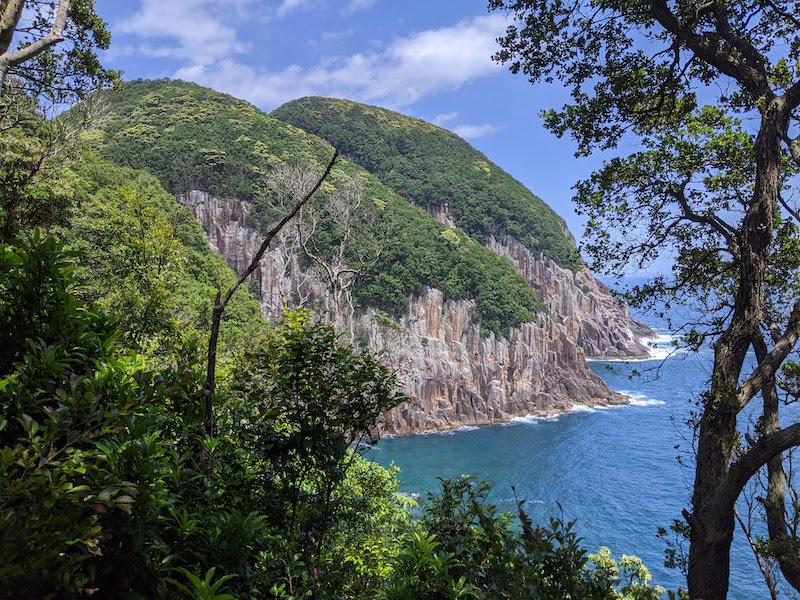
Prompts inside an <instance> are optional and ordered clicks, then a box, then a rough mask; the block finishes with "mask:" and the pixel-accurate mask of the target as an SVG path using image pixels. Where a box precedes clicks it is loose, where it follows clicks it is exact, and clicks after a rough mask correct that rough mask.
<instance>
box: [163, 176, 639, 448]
mask: <svg viewBox="0 0 800 600" xmlns="http://www.w3.org/2000/svg"><path fill="white" fill-rule="evenodd" d="M179 200H180V201H181V202H182V203H183V204H184V205H185V206H187V208H189V210H190V211H191V212H192V214H194V216H195V217H196V218H197V219H198V220H200V222H201V223H202V224H203V227H204V229H205V231H206V234H207V236H208V240H209V244H210V245H211V247H212V248H213V249H214V250H216V251H217V252H219V253H221V254H222V255H223V256H224V257H225V259H226V260H227V262H228V264H229V265H230V266H231V267H232V268H234V269H235V270H236V271H237V272H239V273H241V272H242V271H243V270H244V269H245V268H246V267H247V266H248V265H249V264H250V261H251V260H252V257H253V256H254V255H255V253H256V251H257V250H258V248H259V246H260V244H261V237H260V235H259V234H258V233H257V232H256V231H254V230H253V229H250V228H248V227H246V226H245V225H244V224H245V223H246V222H247V217H248V215H249V210H250V208H249V206H248V204H247V203H246V202H240V201H236V200H233V201H222V200H219V199H217V198H214V197H213V196H210V195H209V194H207V193H205V192H191V193H190V194H188V196H186V197H182V198H180V199H179ZM490 248H491V249H492V250H494V251H495V252H497V253H498V254H501V255H503V256H507V257H508V258H510V259H511V260H512V261H513V262H514V263H515V264H516V265H517V267H518V268H519V269H520V270H521V271H522V273H523V274H524V275H525V276H526V277H527V279H528V281H529V282H530V283H531V285H532V286H533V287H534V288H535V290H536V292H537V295H538V296H539V297H540V298H541V299H542V300H543V302H544V303H545V304H546V305H547V307H548V311H547V312H543V313H541V314H539V315H538V316H537V319H536V320H535V321H534V322H531V323H525V324H523V325H522V326H521V327H519V328H514V329H512V330H511V332H510V334H509V336H508V339H506V338H504V337H498V336H496V335H494V334H489V335H488V336H485V335H483V334H482V332H481V329H480V326H479V325H478V324H476V322H475V321H474V320H473V308H472V305H471V303H470V302H468V301H454V300H445V299H444V298H443V295H442V292H441V291H439V290H435V289H428V290H426V291H425V293H424V294H423V295H422V296H421V297H411V298H409V303H408V311H407V312H406V314H405V315H404V316H403V317H402V318H401V319H400V320H399V321H393V320H390V319H387V318H386V316H385V315H382V314H379V313H376V312H375V311H372V310H369V311H367V312H366V313H365V314H362V315H360V316H358V317H357V319H356V322H355V323H354V324H352V330H354V331H356V337H358V338H359V339H363V341H366V342H367V343H368V344H369V346H370V347H371V348H372V350H373V351H375V352H378V353H381V354H382V355H383V356H385V358H386V360H387V361H388V362H389V364H390V365H391V366H392V367H394V368H395V369H396V370H397V372H398V374H399V376H400V380H401V382H402V383H403V385H404V387H405V392H406V394H407V395H408V396H409V397H410V399H411V400H410V402H408V403H406V404H404V405H402V406H400V407H399V408H397V409H394V410H393V411H391V412H390V413H388V414H387V415H386V417H385V420H384V428H385V430H386V431H388V432H392V433H411V432H415V431H423V430H439V429H447V428H452V427H458V426H462V425H478V424H487V423H493V422H502V421H507V420H509V419H511V418H512V417H513V416H515V415H527V414H532V413H534V414H547V413H553V412H560V411H565V410H569V409H570V407H572V406H574V405H575V404H588V405H593V404H609V403H612V404H618V403H624V402H625V398H624V397H623V396H620V395H619V394H616V393H614V392H612V391H611V390H609V389H608V388H607V387H606V385H605V384H604V383H603V381H602V380H601V379H600V378H599V377H597V376H596V375H594V374H593V373H592V372H591V370H590V369H589V367H588V366H587V364H586V356H589V357H592V358H636V357H643V356H646V354H647V348H646V347H645V346H643V345H642V344H641V343H640V342H639V341H638V340H637V337H638V336H646V335H648V334H651V333H652V332H650V331H649V329H647V327H646V326H644V325H642V324H640V323H637V322H636V321H634V320H633V319H631V318H630V316H629V315H628V312H627V308H626V307H625V306H624V305H622V304H620V303H619V302H617V301H616V300H615V299H614V298H613V297H612V296H611V294H610V292H609V290H608V289H607V288H606V287H605V286H603V285H602V284H601V283H599V282H597V281H596V280H595V279H594V277H593V276H592V274H591V273H590V272H589V271H588V269H584V270H582V271H581V272H579V273H577V274H573V273H572V272H571V271H567V270H564V269H561V268H560V267H558V266H557V265H556V264H555V263H553V262H552V261H550V260H549V259H546V258H543V257H541V256H534V255H532V254H531V252H530V251H529V250H528V249H527V248H525V246H523V245H522V244H520V243H519V242H517V241H516V240H514V239H512V238H508V239H506V240H504V241H503V242H502V243H499V242H497V241H492V242H491V243H490ZM254 278H255V288H256V290H257V291H258V293H259V294H260V297H261V305H262V311H263V312H264V315H265V317H266V318H268V319H269V318H270V317H271V316H272V315H274V314H276V313H277V311H278V310H279V309H280V307H281V306H282V304H284V303H286V304H289V305H298V304H302V305H306V306H314V305H319V304H322V303H324V299H325V296H326V292H325V289H324V285H323V284H322V283H321V281H319V280H318V279H317V278H316V277H314V275H313V274H312V273H308V272H304V271H303V270H302V269H300V268H299V267H298V262H297V260H296V256H295V255H294V254H293V250H292V248H291V247H290V245H289V244H288V243H283V242H282V241H281V240H279V241H278V244H277V246H276V247H275V248H274V249H272V250H271V251H270V252H268V253H267V254H266V255H265V256H264V258H263V259H262V261H261V266H260V268H259V269H258V270H257V271H256V272H255V274H254Z"/></svg>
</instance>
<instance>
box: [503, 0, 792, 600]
mask: <svg viewBox="0 0 800 600" xmlns="http://www.w3.org/2000/svg"><path fill="white" fill-rule="evenodd" d="M490 8H492V9H496V10H504V11H508V12H510V13H512V15H513V22H512V25H511V26H510V27H509V28H508V30H507V32H506V35H505V36H504V37H502V38H501V39H500V43H501V50H500V51H499V52H498V53H497V55H496V58H497V59H498V60H499V61H501V62H505V63H507V64H509V66H510V68H511V70H512V71H513V72H515V73H522V74H524V75H525V76H527V77H528V78H529V79H530V80H531V82H534V83H535V82H539V81H559V82H561V83H563V84H564V85H566V87H567V88H568V89H569V90H570V92H571V100H570V101H569V102H568V103H567V104H565V105H564V106H563V107H561V108H556V109H553V110H550V111H547V112H545V114H544V120H545V126H546V127H547V128H548V129H550V130H551V131H553V132H554V133H555V134H557V135H564V134H567V133H569V134H570V135H571V136H572V137H573V138H574V140H575V141H576V143H577V148H578V154H579V155H584V154H588V153H590V152H592V151H595V150H611V149H616V151H617V152H618V153H619V154H620V156H617V157H615V158H612V159H610V160H608V161H607V162H606V163H605V165H604V166H603V168H602V169H601V170H600V171H599V172H597V173H595V174H594V175H593V176H592V177H591V178H590V179H589V180H587V181H584V182H581V183H580V184H579V185H578V187H577V191H578V193H577V196H576V202H577V203H578V205H579V207H580V208H581V209H582V210H583V211H584V212H585V214H587V215H588V217H589V219H588V226H587V234H588V239H589V244H588V246H587V249H588V251H589V253H590V254H591V256H592V258H593V260H594V264H595V265H596V266H597V267H599V268H601V269H603V268H605V270H606V271H607V272H610V273H612V274H620V273H622V272H624V269H625V268H626V267H628V266H630V265H633V266H634V267H642V266H647V265H649V264H651V262H652V260H653V259H654V258H656V257H657V256H659V255H662V254H672V256H673V257H674V266H673V268H672V275H671V277H659V278H656V279H655V281H654V282H653V283H652V284H648V285H645V286H640V287H639V288H638V289H634V290H633V293H632V295H631V297H632V299H633V300H634V302H636V303H638V304H640V305H644V306H653V305H654V304H656V303H666V306H667V307H668V308H669V307H670V306H671V305H675V304H688V305H689V306H691V307H692V308H693V309H697V313H696V314H699V315H700V316H699V317H698V318H697V319H695V320H694V322H692V323H689V324H688V326H687V330H686V331H687V335H686V339H687V341H688V342H689V344H690V345H692V346H693V347H694V348H698V347H699V346H700V345H701V344H703V343H704V342H706V341H712V342H713V349H714V368H713V372H712V375H711V380H710V385H709V389H708V390H707V392H706V393H704V394H703V397H702V399H701V410H700V413H699V415H698V418H697V420H696V422H694V423H693V424H694V425H695V427H696V432H697V445H696V458H697V460H696V476H695V484H694V493H693V497H692V510H691V511H685V513H684V514H685V517H686V519H687V522H688V526H689V530H690V542H691V547H690V552H689V558H688V584H689V593H690V595H691V596H692V597H694V598H703V599H705V600H709V599H712V598H714V599H717V598H724V597H725V595H726V594H727V586H728V576H729V550H730V543H731V539H732V536H733V529H734V509H735V503H736V500H737V498H738V496H739V494H740V493H741V491H742V490H743V488H744V486H745V483H746V482H747V481H748V479H749V478H750V477H752V476H753V475H754V474H755V473H756V472H757V471H758V470H759V469H760V468H762V467H767V468H768V470H769V473H770V475H769V477H770V488H771V492H770V495H771V497H770V499H769V500H768V501H767V502H766V503H765V506H766V507H767V510H768V512H769V513H771V516H770V517H769V520H770V522H771V523H772V525H771V526H770V537H771V538H772V539H773V541H775V540H783V541H784V542H787V543H783V544H778V546H779V547H782V548H783V549H784V551H783V552H777V553H776V554H775V556H774V558H776V559H777V561H778V562H779V563H780V566H781V569H782V570H783V573H784V575H785V576H786V577H787V580H789V581H790V582H792V585H794V586H795V587H798V589H800V568H799V567H800V563H799V562H798V560H797V556H796V552H794V550H791V551H787V549H789V548H796V547H797V546H796V539H791V540H790V538H794V534H793V533H791V532H790V531H788V532H787V530H786V527H785V526H784V525H783V523H784V522H785V518H786V516H785V514H784V511H785V509H786V501H785V493H786V480H785V474H784V472H783V467H782V460H781V456H782V454H781V453H782V452H784V451H786V450H787V449H789V448H791V447H793V446H797V445H800V427H798V426H796V425H791V426H788V427H785V428H784V429H781V428H780V418H779V394H780V396H781V397H783V399H784V400H790V399H793V398H795V397H796V389H797V388H796V386H795V384H794V381H793V378H792V376H791V375H790V372H791V371H792V368H793V364H794V363H793V362H792V361H791V360H788V359H789V358H790V356H791V354H792V352H793V351H794V348H795V345H796V343H797V340H798V337H799V336H800V301H798V296H799V295H800V294H799V293H798V292H800V288H798V279H797V278H798V269H799V268H800V252H798V244H800V232H798V224H800V219H798V216H800V213H798V211H797V209H796V206H795V205H794V202H793V199H792V197H791V195H792V192H793V190H794V188H795V187H796V183H797V178H796V174H797V170H798V168H800V140H799V139H798V138H797V137H796V136H797V134H798V125H800V123H798V117H799V116H800V115H798V108H799V107H800V71H798V64H799V63H798V60H799V59H800V21H798V19H797V14H798V9H800V5H798V3H797V2H796V1H792V0H786V1H781V0H768V1H764V0H752V1H745V2H735V3H732V2H718V1H711V2H704V3H698V2H689V1H683V0H675V1H666V0H652V1H640V0H624V1H605V0H601V1H584V0H567V1H560V0H556V1H552V0H527V1H517V0H510V1H505V0H491V1H490ZM631 148H633V149H634V151H633V152H632V153H630V154H628V155H625V153H624V151H625V150H628V149H631ZM749 351H753V352H754V354H755V356H756V363H757V366H756V367H755V368H753V367H752V366H751V364H750V363H748V362H746V359H747V353H748V352H749ZM787 369H788V370H787ZM758 396H760V399H761V401H762V402H761V406H760V407H759V406H757V405H758V404H759V403H758V400H757V397H758ZM745 409H747V410H748V411H753V412H749V413H748V414H751V415H753V414H760V417H758V418H759V421H758V423H759V425H758V426H757V427H756V428H755V431H754V432H753V434H752V435H751V434H750V433H749V432H744V431H741V430H739V429H737V415H739V414H740V413H742V412H743V411H745ZM751 418H754V417H751ZM790 520H791V519H790ZM776 523H777V524H778V525H777V526H775V524H776Z"/></svg>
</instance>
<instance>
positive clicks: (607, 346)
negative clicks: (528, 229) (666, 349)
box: [489, 237, 654, 359]
mask: <svg viewBox="0 0 800 600" xmlns="http://www.w3.org/2000/svg"><path fill="white" fill-rule="evenodd" d="M489 247H490V248H491V249H492V250H493V251H494V252H496V253H497V254H499V255H500V256H506V257H508V258H509V259H511V261H512V262H513V263H514V264H515V265H516V266H517V268H518V269H519V270H520V271H521V272H522V274H523V275H525V278H526V279H527V280H528V283H530V284H531V286H532V287H533V289H534V290H536V295H537V296H538V297H539V298H541V299H542V300H543V301H544V302H545V304H547V308H548V309H549V311H550V316H551V317H552V318H553V319H554V320H555V321H557V322H558V323H561V324H563V325H564V326H565V327H566V328H567V330H568V331H569V333H570V336H571V337H572V338H573V339H575V340H577V342H578V344H579V345H580V346H581V348H583V351H584V352H585V353H586V356H587V357H588V358H604V359H624V358H645V357H647V356H648V350H647V347H646V346H645V345H644V344H642V342H641V341H640V340H641V338H646V337H651V336H653V335H654V333H653V331H652V330H651V329H650V328H649V327H648V326H647V325H645V324H644V323H640V322H639V321H637V320H635V319H633V318H632V317H631V316H630V313H629V312H628V307H627V306H626V305H625V304H623V303H622V302H620V301H619V300H617V299H616V298H614V297H613V296H612V294H611V290H610V289H609V288H608V286H606V285H605V284H603V283H601V282H599V281H597V280H596V279H595V278H594V275H592V272H591V271H590V270H589V269H588V268H586V267H584V268H583V269H581V270H580V271H578V272H577V273H573V272H572V271H570V270H568V269H563V268H561V267H559V266H558V265H557V264H556V263H555V262H553V261H552V260H550V259H549V258H547V257H545V256H542V255H541V254H540V255H538V256H534V255H533V254H532V253H531V251H530V250H528V248H526V247H525V246H523V245H522V244H521V243H520V242H518V241H517V240H515V239H514V238H512V237H507V238H506V239H505V240H504V241H503V243H498V242H497V241H495V240H492V241H491V242H490V244H489Z"/></svg>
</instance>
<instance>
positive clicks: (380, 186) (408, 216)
mask: <svg viewBox="0 0 800 600" xmlns="http://www.w3.org/2000/svg"><path fill="white" fill-rule="evenodd" d="M106 96H107V100H108V103H109V112H108V115H107V119H106V121H105V123H104V125H103V132H104V136H103V139H102V140H98V145H99V152H100V154H101V155H102V156H103V157H105V158H107V159H108V160H110V161H112V162H115V163H117V164H121V165H125V166H129V167H133V168H136V169H141V170H144V171H147V172H149V173H152V174H153V175H155V176H156V177H157V178H158V179H159V181H161V183H162V184H163V185H164V187H165V188H166V189H167V190H168V191H170V192H172V193H175V194H179V193H184V192H187V191H189V190H192V189H202V190H205V191H208V192H210V193H212V194H214V195H216V196H218V197H220V198H237V199H240V200H246V201H250V202H251V203H252V205H253V209H252V213H251V217H252V219H251V222H250V223H248V225H250V226H253V227H256V228H266V227H267V226H268V225H269V223H270V222H271V220H272V219H274V218H275V216H276V214H277V213H276V211H275V207H274V205H273V203H272V201H273V200H274V195H272V194H271V192H270V190H268V189H266V187H265V186H264V179H265V177H266V176H267V175H269V174H270V173H272V172H273V170H274V169H275V168H277V167H279V166H281V165H287V164H290V165H293V164H303V163H307V164H310V165H314V166H316V167H321V166H322V165H323V164H324V163H325V161H326V160H327V158H328V157H330V155H331V153H332V152H333V149H332V148H331V146H330V144H328V142H326V141H324V140H322V139H321V138H319V137H317V136H315V135H312V134H310V133H307V132H305V131H303V130H302V129H299V128H297V127H294V126H293V125H290V124H288V123H285V122H283V121H279V120H277V119H274V118H272V117H271V116H268V115H265V114H264V113H262V112H260V111H259V110H258V109H257V108H255V107H254V106H252V105H250V104H248V103H246V102H243V101H241V100H237V99H235V98H233V97H231V96H227V95H224V94H220V93H217V92H214V91H212V90H209V89H207V88H203V87H200V86H197V85H195V84H189V83H184V82H180V81H166V80H163V81H136V82H132V83H129V84H126V85H125V86H124V88H123V89H121V90H115V91H111V92H107V93H106ZM430 127H432V126H430ZM354 179H360V180H362V181H363V183H364V194H365V197H366V198H367V200H368V201H369V203H370V204H372V205H374V206H376V207H378V209H379V210H378V213H379V219H380V220H381V222H382V229H383V230H384V231H385V232H386V233H387V235H386V236H385V238H386V240H385V242H386V243H385V246H384V248H383V249H382V251H381V254H380V259H379V261H378V263H377V264H376V265H375V266H374V268H373V269H371V270H370V272H369V273H367V274H365V275H364V276H363V277H360V278H359V280H358V281H357V282H356V283H355V285H354V288H353V297H354V300H355V301H356V303H357V304H358V305H359V306H361V307H362V308H366V307H368V306H371V307H375V308H378V309H381V310H384V311H386V312H388V313H390V314H392V315H395V316H399V315H401V314H403V313H404V312H405V310H406V309H407V306H408V297H409V295H412V294H413V295H420V294H421V293H422V292H423V291H424V289H425V288H426V287H432V288H437V289H440V290H442V291H443V292H444V294H445V297H446V298H452V299H471V300H474V301H475V306H476V311H477V314H478V317H479V319H480V321H481V325H482V327H483V329H484V330H485V331H487V332H488V331H494V332H496V333H508V330H509V328H511V327H515V326H518V325H520V324H521V323H525V322H528V321H531V320H532V319H533V318H534V315H535V313H536V312H538V311H541V310H542V309H543V305H542V304H541V302H540V301H539V300H538V299H537V298H536V296H535V293H534V292H533V290H532V289H531V287H530V285H529V284H528V283H527V281H526V280H525V278H524V277H523V276H522V275H521V274H520V273H519V271H518V270H517V269H516V268H515V267H514V265H513V264H512V263H511V262H510V261H509V260H508V259H506V258H501V257H499V256H497V255H495V254H494V253H493V252H491V251H490V250H488V249H486V248H484V247H483V246H482V244H481V243H479V242H478V241H476V240H475V239H473V238H472V237H470V236H469V235H467V234H465V233H464V232H462V231H452V230H448V228H447V227H445V226H444V225H442V224H440V223H438V222H436V221H435V220H434V219H433V218H432V217H430V216H429V215H428V214H427V212H426V211H424V210H422V209H420V208H418V207H415V206H413V205H412V204H411V203H409V202H408V201H406V200H405V199H404V198H403V197H401V195H399V194H398V193H396V192H395V191H394V189H392V187H391V186H389V185H386V184H385V182H384V181H382V180H381V179H380V178H379V177H376V176H375V175H371V174H370V173H368V172H367V171H365V170H364V169H363V168H362V167H360V166H359V165H357V164H354V163H353V162H349V161H340V162H339V163H338V164H337V166H336V167H335V168H334V170H333V172H332V174H331V178H330V185H328V184H327V183H326V185H325V186H324V187H323V189H322V190H320V191H321V199H320V200H319V201H318V202H319V203H320V204H322V203H324V202H325V198H326V197H327V196H328V195H330V194H331V193H332V192H333V191H334V190H336V189H337V188H340V187H341V186H343V185H346V184H347V183H348V182H351V181H353V180H354ZM323 233H324V232H323ZM562 237H563V235H562ZM321 240H322V241H321V243H322V244H323V245H325V244H333V243H334V240H333V239H332V236H331V235H330V234H327V238H326V237H325V236H323V237H322V238H321ZM573 249H574V248H573Z"/></svg>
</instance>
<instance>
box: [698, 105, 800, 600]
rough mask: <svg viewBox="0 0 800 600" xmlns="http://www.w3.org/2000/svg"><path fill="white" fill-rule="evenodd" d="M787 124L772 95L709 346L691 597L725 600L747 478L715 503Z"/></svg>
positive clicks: (758, 311)
mask: <svg viewBox="0 0 800 600" xmlns="http://www.w3.org/2000/svg"><path fill="white" fill-rule="evenodd" d="M786 122H787V115H786V114H785V103H784V101H783V99H782V98H773V99H772V100H771V101H770V102H769V103H768V105H767V106H766V107H765V108H764V109H763V112H762V121H761V127H760V130H759V133H758V137H757V138H756V143H755V151H756V181H755V189H754V191H753V201H752V203H751V205H750V207H749V209H748V211H747V214H746V215H745V217H744V220H743V223H742V227H741V238H740V256H739V265H738V267H739V286H738V289H737V290H736V296H735V307H736V308H735V310H734V313H733V316H732V318H731V322H730V325H729V327H728V328H727V330H726V331H725V332H724V333H723V334H722V335H721V336H720V338H719V340H718V341H717V342H716V344H715V345H714V370H713V375H712V381H711V390H710V394H709V395H708V396H707V398H706V399H705V402H704V406H703V417H702V419H701V421H700V431H699V438H698V445H697V466H696V471H695V483H694V495H693V497H692V508H693V512H692V514H691V515H690V516H689V526H690V528H691V533H690V542H691V543H690V550H689V572H688V585H689V596H690V597H691V598H692V600H725V598H726V597H727V594H728V580H729V576H730V546H731V542H732V541H733V531H734V522H735V521H734V509H735V502H736V498H737V497H738V493H739V492H741V489H742V488H743V487H744V485H745V483H746V481H745V482H743V483H742V484H741V487H740V488H739V489H738V490H736V494H730V495H731V496H732V499H731V498H725V499H723V501H720V499H719V498H718V497H717V495H718V492H719V491H720V489H721V487H722V486H721V484H722V483H723V482H725V479H726V476H727V475H728V468H729V465H730V461H731V457H732V455H733V451H734V449H735V448H736V446H737V445H738V443H739V434H738V432H737V429H736V417H737V415H738V414H739V412H740V411H741V410H742V408H744V406H743V405H741V403H740V399H739V395H738V393H737V390H738V388H739V380H740V377H741V375H742V368H743V365H744V358H745V355H746V353H747V350H748V349H749V347H750V344H751V343H752V340H753V338H754V336H755V335H757V334H758V328H759V325H760V323H761V321H762V307H763V303H764V277H765V272H766V265H767V259H768V257H769V253H770V247H771V243H772V232H773V214H774V212H775V210H776V207H777V203H778V193H779V188H780V173H781V161H782V153H781V143H782V133H783V131H784V129H785V124H786ZM726 492H727V493H729V492H730V490H729V489H728V490H726Z"/></svg>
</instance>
